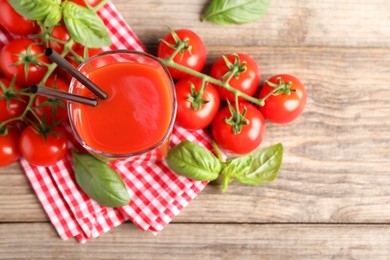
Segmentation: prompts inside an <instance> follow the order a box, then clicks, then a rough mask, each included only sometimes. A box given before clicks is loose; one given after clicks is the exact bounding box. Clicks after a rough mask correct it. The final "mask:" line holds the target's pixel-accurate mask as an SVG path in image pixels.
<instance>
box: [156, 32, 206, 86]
mask: <svg viewBox="0 0 390 260" xmlns="http://www.w3.org/2000/svg"><path fill="white" fill-rule="evenodd" d="M172 33H173V34H176V35H177V37H178V38H179V39H180V40H181V41H183V40H184V39H186V38H187V39H188V47H187V48H186V49H184V50H183V51H182V52H180V53H178V54H177V55H176V56H175V57H174V59H173V60H174V61H175V62H176V63H178V64H180V65H183V66H185V67H188V68H190V69H192V70H195V71H201V70H202V69H203V67H204V65H205V64H206V47H205V45H204V43H203V41H202V40H201V39H200V38H199V36H198V35H197V34H195V33H194V32H192V31H190V30H187V29H181V30H175V31H174V32H172ZM172 33H168V34H167V35H165V37H164V38H163V40H162V41H160V44H159V45H158V50H157V56H158V57H160V58H162V59H167V58H169V57H170V56H171V55H172V54H173V53H174V51H175V49H174V48H172V47H171V46H168V45H167V43H168V44H170V45H172V46H175V45H176V44H177V43H176V39H175V38H174V36H173V35H172ZM168 70H169V72H170V73H171V76H172V78H173V79H176V80H179V79H182V78H184V77H187V76H188V74H187V73H185V72H183V71H180V70H177V69H172V68H169V67H168Z"/></svg>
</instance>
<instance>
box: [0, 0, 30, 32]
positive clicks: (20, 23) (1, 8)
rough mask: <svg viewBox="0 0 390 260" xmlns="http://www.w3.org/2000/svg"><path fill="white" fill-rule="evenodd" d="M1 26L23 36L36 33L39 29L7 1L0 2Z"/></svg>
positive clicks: (1, 0)
mask: <svg viewBox="0 0 390 260" xmlns="http://www.w3.org/2000/svg"><path fill="white" fill-rule="evenodd" d="M0 25H1V26H3V27H4V29H6V30H7V31H8V32H10V33H14V34H18V35H23V36H26V35H29V34H32V33H35V32H36V30H37V28H38V27H37V26H36V25H35V23H34V22H33V21H31V20H28V19H27V18H25V17H23V16H21V15H20V14H18V13H17V12H16V11H15V10H14V9H13V8H12V6H11V5H10V4H9V3H8V1H7V0H0Z"/></svg>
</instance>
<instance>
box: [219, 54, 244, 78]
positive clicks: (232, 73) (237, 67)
mask: <svg viewBox="0 0 390 260" xmlns="http://www.w3.org/2000/svg"><path fill="white" fill-rule="evenodd" d="M222 58H223V60H224V61H225V64H226V66H227V67H228V68H229V71H228V72H226V74H225V75H223V76H222V78H221V79H222V80H223V81H226V82H229V81H230V79H231V78H232V77H235V78H238V77H239V76H240V74H241V73H243V72H245V71H246V70H247V67H246V62H245V61H244V62H242V63H241V61H240V57H239V56H238V54H234V62H233V63H231V62H230V60H229V59H228V58H226V56H222Z"/></svg>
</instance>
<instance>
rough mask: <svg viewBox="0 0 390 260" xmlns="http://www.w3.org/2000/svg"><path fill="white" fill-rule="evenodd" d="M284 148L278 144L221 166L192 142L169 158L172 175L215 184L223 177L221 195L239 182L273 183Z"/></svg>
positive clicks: (177, 147)
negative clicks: (231, 185) (173, 173)
mask: <svg viewBox="0 0 390 260" xmlns="http://www.w3.org/2000/svg"><path fill="white" fill-rule="evenodd" d="M282 159H283V145H282V144H280V143H279V144H276V145H273V146H270V147H267V148H263V149H258V150H255V151H253V152H251V153H249V154H246V155H242V156H239V157H236V158H233V159H229V160H227V161H226V162H222V161H220V160H218V159H217V157H215V156H214V154H213V153H211V152H210V151H209V150H207V149H206V148H203V147H202V146H200V145H197V144H195V143H192V142H189V141H182V142H181V143H180V144H178V145H176V146H175V147H173V148H172V149H171V150H170V151H169V153H168V156H167V162H168V165H169V167H170V168H171V170H172V171H174V172H175V173H176V174H178V175H182V176H186V177H188V178H190V179H193V180H199V181H212V180H216V179H217V178H218V177H219V176H221V182H222V191H226V189H227V187H228V185H229V184H230V183H231V182H232V181H233V180H234V179H236V180H237V181H238V182H240V183H243V184H247V185H259V184H263V183H267V182H271V181H273V180H274V179H275V178H276V177H277V176H278V172H279V169H280V166H281V165H282Z"/></svg>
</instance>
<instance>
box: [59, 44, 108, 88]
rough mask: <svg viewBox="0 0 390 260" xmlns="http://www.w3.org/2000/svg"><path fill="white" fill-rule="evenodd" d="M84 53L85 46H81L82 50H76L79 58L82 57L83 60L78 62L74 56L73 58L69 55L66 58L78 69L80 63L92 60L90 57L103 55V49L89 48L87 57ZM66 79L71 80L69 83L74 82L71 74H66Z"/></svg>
mask: <svg viewBox="0 0 390 260" xmlns="http://www.w3.org/2000/svg"><path fill="white" fill-rule="evenodd" d="M84 52H85V48H84V46H81V47H80V48H78V49H77V50H76V54H77V55H79V56H80V57H81V60H77V59H76V58H75V57H74V56H72V55H68V56H67V57H66V60H67V61H69V63H70V64H72V65H73V67H75V68H77V67H78V66H79V65H80V63H81V62H82V61H84V60H85V59H87V58H90V57H92V56H95V55H97V54H99V53H102V52H103V49H102V48H88V51H87V53H86V55H85V53H84ZM65 77H66V79H67V80H69V81H71V80H72V75H70V74H69V73H66V74H65Z"/></svg>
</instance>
